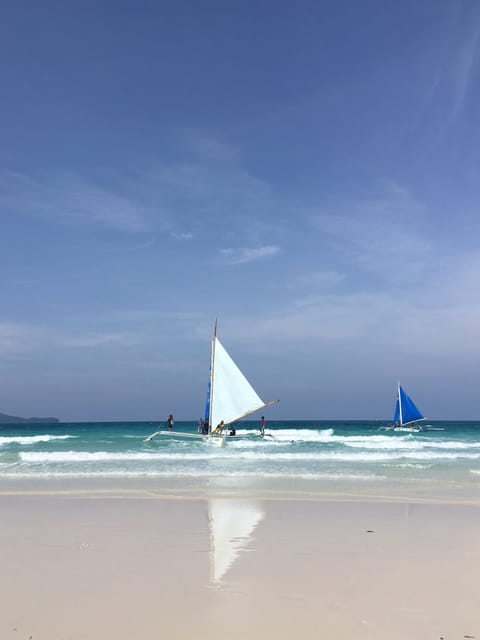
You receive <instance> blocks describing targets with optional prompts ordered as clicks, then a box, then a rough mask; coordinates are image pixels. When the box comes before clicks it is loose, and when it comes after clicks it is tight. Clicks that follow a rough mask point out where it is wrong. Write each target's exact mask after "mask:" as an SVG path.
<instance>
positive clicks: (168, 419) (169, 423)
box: [167, 414, 175, 431]
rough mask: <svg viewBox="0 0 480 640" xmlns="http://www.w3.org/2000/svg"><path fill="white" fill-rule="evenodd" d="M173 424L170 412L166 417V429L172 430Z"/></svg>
mask: <svg viewBox="0 0 480 640" xmlns="http://www.w3.org/2000/svg"><path fill="white" fill-rule="evenodd" d="M174 424H175V422H174V420H173V416H172V414H170V415H169V416H168V418H167V425H168V430H169V431H173V425H174Z"/></svg>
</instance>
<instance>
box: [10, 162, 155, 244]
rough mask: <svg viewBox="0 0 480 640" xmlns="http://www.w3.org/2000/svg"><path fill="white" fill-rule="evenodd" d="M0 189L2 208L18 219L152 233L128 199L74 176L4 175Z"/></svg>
mask: <svg viewBox="0 0 480 640" xmlns="http://www.w3.org/2000/svg"><path fill="white" fill-rule="evenodd" d="M0 186H1V190H0V206H1V207H3V208H4V209H6V210H7V211H9V212H11V213H13V214H16V215H26V216H34V217H37V218H40V219H43V220H46V221H49V222H56V223H61V224H65V225H70V226H79V227H103V228H106V229H115V230H117V231H125V232H143V231H149V230H151V229H152V225H151V223H150V222H149V220H148V217H147V216H146V215H145V213H144V211H143V210H142V209H141V208H140V207H139V206H138V205H137V204H136V203H134V202H133V201H132V200H131V199H130V198H129V197H127V196H125V195H121V194H120V193H119V192H118V191H117V192H114V191H112V190H109V189H107V188H105V187H100V186H96V185H95V184H93V183H91V182H87V181H86V180H85V179H84V178H82V177H80V176H78V175H74V174H72V173H63V174H55V175H50V176H49V177H48V178H45V179H44V180H43V181H40V180H33V179H32V178H30V177H29V176H26V175H22V174H19V173H13V172H3V173H1V174H0Z"/></svg>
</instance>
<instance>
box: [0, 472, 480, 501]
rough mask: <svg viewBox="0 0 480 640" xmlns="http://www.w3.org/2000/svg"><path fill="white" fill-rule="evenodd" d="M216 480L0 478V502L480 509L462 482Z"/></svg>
mask: <svg viewBox="0 0 480 640" xmlns="http://www.w3.org/2000/svg"><path fill="white" fill-rule="evenodd" d="M215 480H216V481H215V482H213V481H211V479H209V481H208V482H204V483H201V482H198V483H196V484H195V485H192V483H191V481H190V480H188V481H183V482H182V481H181V480H179V479H178V478H175V479H168V481H166V480H165V479H164V478H162V479H161V480H159V479H158V478H150V479H149V478H135V479H131V478H98V477H94V478H46V477H43V478H39V477H37V478H28V479H27V478H23V479H22V478H13V477H12V478H8V479H5V478H2V479H1V480H0V498H1V497H2V496H16V495H32V496H34V495H37V496H49V495H52V496H53V495H64V496H72V497H74V496H85V497H88V496H91V497H101V496H105V497H108V496H110V497H116V498H122V497H124V498H132V499H183V500H185V499H191V500H205V499H209V498H214V497H224V498H232V499H233V498H235V499H246V498H251V499H257V500H275V501H279V500H289V501H318V502H349V501H351V502H370V503H374V502H378V503H402V502H410V503H416V504H452V505H455V504H471V505H479V506H480V487H479V486H478V485H477V484H476V483H471V485H468V486H466V485H465V484H460V483H445V484H442V485H435V484H433V483H428V484H427V483H426V486H418V484H412V483H402V484H401V485H399V484H398V483H393V482H384V481H376V482H371V481H367V482H366V481H362V482H357V483H355V482H354V481H349V482H345V481H343V482H340V481H335V482H332V481H318V480H317V481H314V482H312V481H310V482H303V483H302V482H299V481H297V482H295V486H294V487H291V486H288V484H287V483H285V482H277V483H275V482H272V481H271V479H269V480H267V481H264V482H251V481H243V482H234V481H232V479H231V478H229V479H222V478H218V479H215Z"/></svg>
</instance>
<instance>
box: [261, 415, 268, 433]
mask: <svg viewBox="0 0 480 640" xmlns="http://www.w3.org/2000/svg"><path fill="white" fill-rule="evenodd" d="M266 424H267V423H266V422H265V418H264V417H263V416H262V419H261V420H260V435H261V436H262V438H263V436H264V435H265V425H266Z"/></svg>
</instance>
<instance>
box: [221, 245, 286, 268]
mask: <svg viewBox="0 0 480 640" xmlns="http://www.w3.org/2000/svg"><path fill="white" fill-rule="evenodd" d="M279 252H280V247H278V246H275V245H265V246H263V247H238V248H236V249H234V248H228V249H219V250H218V253H219V255H220V259H221V262H222V263H223V264H231V265H235V264H246V263H247V262H255V261H257V260H265V259H267V258H273V257H274V256H276V255H277V254H278V253H279Z"/></svg>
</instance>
